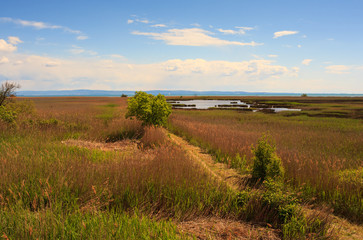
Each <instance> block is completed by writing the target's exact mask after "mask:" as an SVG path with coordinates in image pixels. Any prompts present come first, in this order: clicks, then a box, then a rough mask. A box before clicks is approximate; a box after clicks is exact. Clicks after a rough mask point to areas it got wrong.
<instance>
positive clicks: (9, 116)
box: [0, 105, 17, 124]
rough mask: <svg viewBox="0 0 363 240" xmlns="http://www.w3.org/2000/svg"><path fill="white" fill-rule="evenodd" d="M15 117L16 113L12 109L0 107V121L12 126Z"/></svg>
mask: <svg viewBox="0 0 363 240" xmlns="http://www.w3.org/2000/svg"><path fill="white" fill-rule="evenodd" d="M16 117H17V113H16V112H15V111H13V110H12V109H9V108H7V107H6V106H3V105H1V106H0V120H2V121H3V122H6V123H10V124H13V123H15V120H16Z"/></svg>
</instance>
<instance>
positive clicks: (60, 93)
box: [16, 89, 363, 97]
mask: <svg viewBox="0 0 363 240" xmlns="http://www.w3.org/2000/svg"><path fill="white" fill-rule="evenodd" d="M146 92H147V93H151V94H153V95H157V94H159V93H160V94H163V95H165V96H300V95H301V94H302V93H271V92H243V91H187V90H151V91H146ZM122 94H125V95H127V96H133V95H134V94H135V91H121V90H120V91H108V90H87V89H79V90H52V91H18V92H17V94H16V95H17V96H19V97H68V96H84V97H115V96H121V95H122ZM307 94H308V96H339V97H361V96H363V94H344V93H342V94H339V93H310V94H309V93H307Z"/></svg>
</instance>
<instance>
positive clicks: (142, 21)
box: [127, 15, 151, 24]
mask: <svg viewBox="0 0 363 240" xmlns="http://www.w3.org/2000/svg"><path fill="white" fill-rule="evenodd" d="M132 17H133V18H134V19H128V20H127V24H131V23H135V22H139V23H145V24H149V23H151V22H150V21H149V20H147V19H145V18H143V19H141V18H138V17H137V16H136V15H133V16H132Z"/></svg>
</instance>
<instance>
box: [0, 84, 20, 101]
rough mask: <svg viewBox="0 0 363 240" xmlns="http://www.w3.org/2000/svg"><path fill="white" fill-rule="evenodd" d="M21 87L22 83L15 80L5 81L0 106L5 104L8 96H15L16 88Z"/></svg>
mask: <svg viewBox="0 0 363 240" xmlns="http://www.w3.org/2000/svg"><path fill="white" fill-rule="evenodd" d="M18 88H20V85H19V84H17V83H13V82H5V83H3V84H1V88H0V106H2V105H4V104H5V100H6V99H7V98H8V97H11V96H15V90H16V89H18Z"/></svg>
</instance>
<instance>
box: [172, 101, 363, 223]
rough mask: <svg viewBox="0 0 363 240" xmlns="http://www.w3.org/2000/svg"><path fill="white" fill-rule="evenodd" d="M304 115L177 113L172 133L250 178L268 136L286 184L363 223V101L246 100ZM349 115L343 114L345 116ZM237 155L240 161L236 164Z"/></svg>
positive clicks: (304, 195) (222, 111) (175, 113)
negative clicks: (259, 145)
mask: <svg viewBox="0 0 363 240" xmlns="http://www.w3.org/2000/svg"><path fill="white" fill-rule="evenodd" d="M243 101H247V102H257V103H260V104H268V105H274V106H287V107H290V106H293V107H294V108H296V107H298V108H301V109H302V111H301V112H281V113H278V114H264V113H251V112H238V111H225V110H213V111H186V110H174V113H173V115H172V117H171V119H170V126H169V128H170V129H171V130H172V131H174V132H176V133H178V134H180V135H183V136H185V137H187V138H188V139H190V141H192V142H194V144H197V145H199V146H202V147H203V148H204V149H206V150H207V151H209V152H210V153H212V154H214V155H215V156H216V160H217V161H221V162H225V163H227V164H229V165H230V166H231V167H236V168H238V169H239V170H241V171H242V172H245V173H248V172H249V171H248V170H249V168H250V167H251V158H252V153H251V146H252V145H253V144H255V143H256V142H257V139H258V138H260V137H261V135H263V134H268V135H270V136H271V137H272V139H273V140H274V141H275V143H276V147H277V153H278V155H279V156H280V157H281V158H282V160H283V164H284V167H285V169H286V179H285V181H286V183H288V184H289V185H291V186H293V187H294V188H295V189H296V190H297V191H298V192H299V193H300V194H301V198H302V199H304V200H306V201H308V202H309V203H322V204H323V203H325V204H328V205H329V206H331V207H333V209H334V212H335V213H336V214H341V215H343V216H344V217H346V218H349V219H350V220H353V221H357V222H360V223H362V221H363V218H362V216H363V201H362V196H363V161H362V160H363V148H362V146H363V124H362V119H363V116H362V112H363V99H362V98H353V99H352V98H280V97H270V98H268V99H264V98H252V97H249V98H243ZM343 113H344V114H343ZM236 156H237V158H238V159H240V158H242V159H243V161H242V163H243V164H239V162H241V161H235V159H236Z"/></svg>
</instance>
